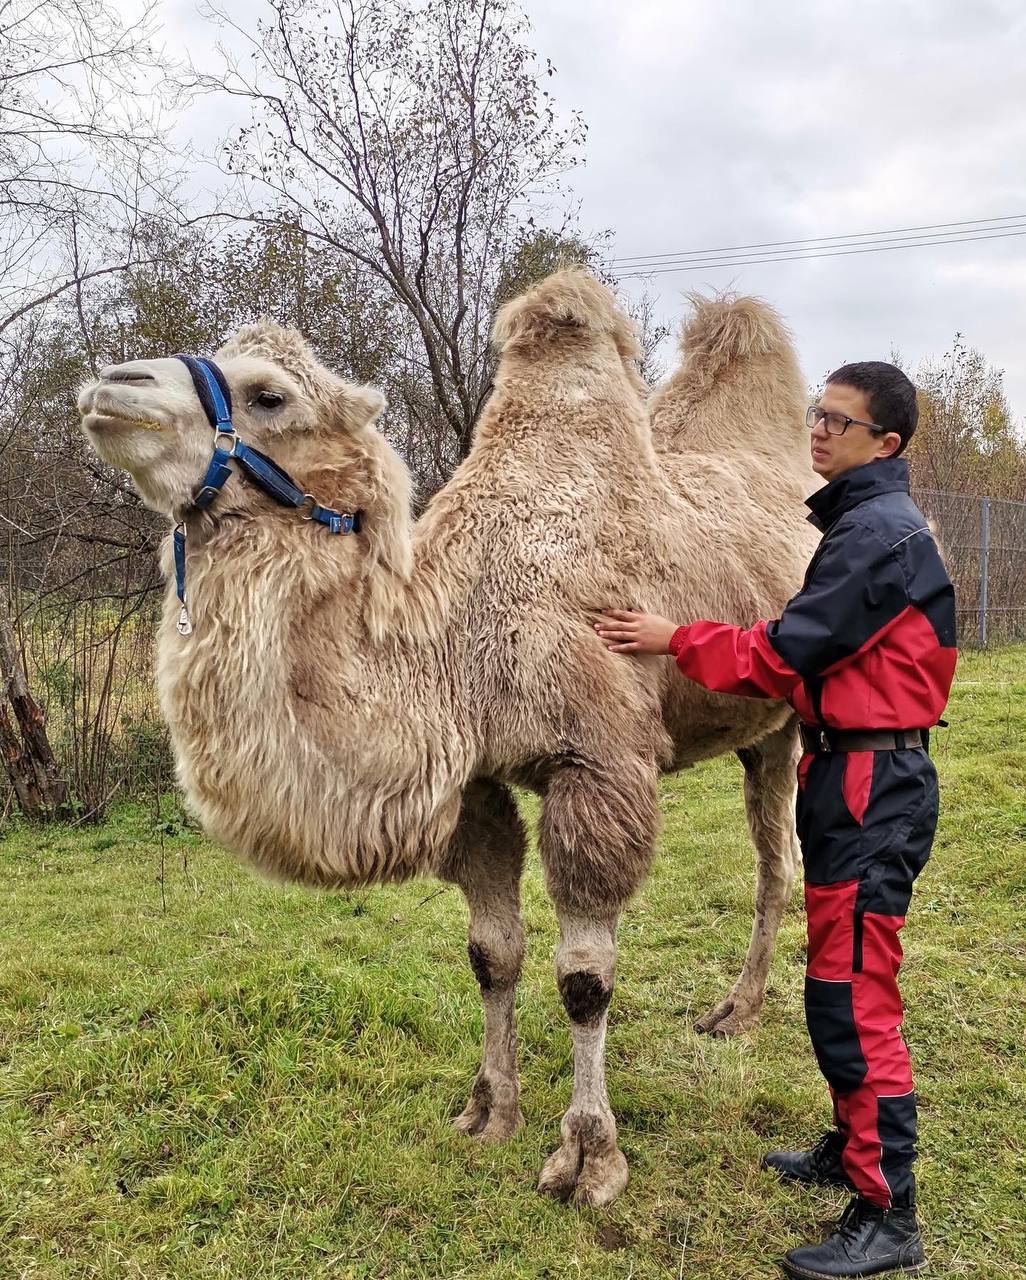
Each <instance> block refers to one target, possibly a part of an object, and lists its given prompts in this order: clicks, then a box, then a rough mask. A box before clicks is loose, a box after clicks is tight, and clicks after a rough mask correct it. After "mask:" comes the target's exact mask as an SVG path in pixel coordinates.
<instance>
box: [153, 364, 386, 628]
mask: <svg viewBox="0 0 1026 1280" xmlns="http://www.w3.org/2000/svg"><path fill="white" fill-rule="evenodd" d="M175 359H177V360H181V361H182V363H183V364H184V365H185V366H186V368H187V369H188V370H189V372H190V374H192V381H193V386H194V387H195V388H196V394H197V395H198V396H199V399H200V403H201V404H202V405H203V409H204V412H205V413H206V415H207V420H208V422H209V423H210V425H211V427H212V428H213V430H214V452H213V455H212V457H211V459H210V462H209V464H208V466H207V473H206V475H205V476H204V477H203V483H202V485H201V486H200V487H199V489H197V491H196V493H195V494H194V495H193V499H192V506H193V509H194V510H198V511H203V510H205V509H206V508H207V507H209V506H210V504H211V503H212V502H213V501H214V499H215V498H216V497H217V495H218V494H219V493H220V492H221V490H222V489H223V488H224V486H225V485H226V484H227V483H228V480H229V479H230V477H231V474H232V469H231V467H230V466H229V465H228V463H229V460H230V459H232V458H234V459H235V461H236V462H237V463H238V465H239V467H240V468H241V469H242V471H243V472H244V473H245V474H246V475H247V476H248V477H249V478H250V479H251V480H252V481H253V482H254V484H256V485H257V486H258V487H259V488H261V489H263V491H264V492H265V493H266V494H268V495H269V496H270V497H272V498H273V499H274V500H275V502H278V503H280V504H281V505H282V506H283V507H294V508H296V509H297V510H301V509H303V508H306V510H305V511H304V514H303V519H304V520H313V521H314V522H315V523H317V524H320V525H323V526H324V527H325V528H326V529H327V530H328V532H329V533H332V534H346V533H354V532H356V533H359V531H360V514H361V513H360V512H359V511H357V512H349V511H336V510H334V508H332V507H324V506H321V504H320V503H319V502H318V501H317V500H316V499H315V498H314V496H313V494H311V493H305V492H304V491H303V490H302V489H300V487H299V485H297V484H296V482H295V481H294V480H293V479H292V477H291V476H290V475H289V473H288V472H287V471H285V470H283V469H282V468H281V467H279V466H278V464H277V463H276V462H273V461H272V460H271V459H270V458H269V457H267V455H266V454H264V453H261V452H260V450H259V449H254V448H252V446H250V445H248V444H246V443H244V441H243V440H242V438H241V437H240V436H239V434H238V432H236V430H235V426H234V424H233V423H232V398H231V391H230V390H229V387H228V383H227V381H226V380H225V376H224V374H223V373H222V372H221V370H220V369H219V368H218V367H217V365H216V364H214V362H213V361H212V360H207V359H204V358H203V357H202V356H187V355H179V356H176V357H175ZM224 438H227V439H228V440H230V442H231V443H230V446H229V447H228V448H227V449H225V448H223V447H222V445H221V443H220V442H221V440H222V439H224ZM173 541H174V553H175V589H176V591H177V594H178V599H179V601H180V602H181V606H182V612H181V615H180V617H179V619H178V630H179V631H180V632H181V634H182V635H188V634H189V633H190V632H191V631H192V623H191V622H190V620H189V611H188V609H187V608H186V605H185V525H184V524H178V525H176V526H175V531H174V539H173Z"/></svg>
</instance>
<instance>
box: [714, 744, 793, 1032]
mask: <svg viewBox="0 0 1026 1280" xmlns="http://www.w3.org/2000/svg"><path fill="white" fill-rule="evenodd" d="M737 754H738V757H739V759H740V760H741V763H742V764H743V765H744V770H745V808H746V809H747V811H748V827H749V830H750V831H751V833H752V841H753V842H754V844H755V853H756V881H755V920H754V922H753V924H752V938H751V941H750V942H749V944H748V954H747V955H746V956H745V963H744V968H743V969H742V970H741V975H740V977H739V978H738V980H737V981H736V982H735V983H734V985H733V987H732V988H731V989H730V992H729V994H728V995H727V997H726V999H725V1000H722V1001H721V1002H720V1003H719V1004H718V1005H717V1006H716V1007H715V1008H714V1009H711V1010H710V1011H709V1013H707V1014H706V1015H705V1017H703V1018H700V1019H699V1021H698V1022H697V1023H696V1024H695V1025H696V1029H697V1030H698V1031H709V1032H712V1033H713V1034H714V1035H718V1036H731V1035H736V1034H737V1033H738V1032H739V1031H747V1030H749V1028H751V1027H753V1026H755V1024H756V1022H758V1020H759V1013H760V1011H761V1009H762V1001H763V997H764V996H765V994H766V977H767V975H768V973H769V967H770V960H771V959H772V957H773V948H774V945H775V943H776V939H777V930H778V929H779V928H780V920H781V917H782V916H783V914H784V908H785V907H786V906H787V903H788V899H789V898H790V897H791V887H792V885H793V884H794V877H795V873H796V871H797V870H798V867H799V864H800V862H801V853H800V851H799V848H798V836H797V834H796V832H795V825H794V801H795V789H796V785H797V784H796V778H795V770H796V766H797V762H798V755H799V747H798V735H797V729H796V727H795V722H794V721H789V722H788V723H787V724H786V725H785V726H784V728H783V729H778V730H777V731H776V732H774V733H771V734H769V735H768V736H767V737H765V738H763V739H762V741H761V742H758V743H756V744H755V746H752V747H745V748H744V749H743V750H740V751H738V753H737Z"/></svg>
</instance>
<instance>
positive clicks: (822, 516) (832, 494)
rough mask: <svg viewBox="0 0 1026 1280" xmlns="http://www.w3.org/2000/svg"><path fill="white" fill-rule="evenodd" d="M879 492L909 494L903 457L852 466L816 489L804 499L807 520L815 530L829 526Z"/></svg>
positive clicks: (879, 459) (906, 465)
mask: <svg viewBox="0 0 1026 1280" xmlns="http://www.w3.org/2000/svg"><path fill="white" fill-rule="evenodd" d="M882 493H908V462H907V461H906V460H905V459H904V458H877V459H875V460H874V461H873V462H867V463H865V464H864V465H863V466H861V467H852V469H851V470H850V471H845V472H843V473H842V474H841V475H839V476H838V477H837V479H836V480H831V481H830V483H829V484H827V485H824V486H823V488H822V489H817V490H816V492H815V493H814V494H813V495H812V497H811V498H806V499H805V505H806V506H807V507H808V508H809V510H810V511H811V512H812V514H811V515H810V516H809V517H808V519H809V523H810V524H814V525H815V526H816V528H817V529H828V528H829V527H830V525H832V524H833V523H834V521H835V520H837V519H839V518H840V517H841V516H843V515H844V513H845V512H846V511H851V510H852V508H854V507H857V506H859V505H860V504H861V503H863V502H868V501H869V499H870V498H876V497H879V495H880V494H882Z"/></svg>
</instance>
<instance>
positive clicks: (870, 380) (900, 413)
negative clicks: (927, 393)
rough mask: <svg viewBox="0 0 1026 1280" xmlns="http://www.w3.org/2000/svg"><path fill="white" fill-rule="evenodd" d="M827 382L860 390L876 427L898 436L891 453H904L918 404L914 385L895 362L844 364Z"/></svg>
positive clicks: (912, 428)
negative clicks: (865, 396)
mask: <svg viewBox="0 0 1026 1280" xmlns="http://www.w3.org/2000/svg"><path fill="white" fill-rule="evenodd" d="M830 383H834V384H836V385H838V386H842V387H854V388H855V390H856V391H864V392H865V393H866V395H867V396H868V398H869V416H870V417H871V418H872V419H873V421H874V422H875V423H876V424H877V426H879V427H886V429H887V430H888V431H896V432H897V433H898V435H899V436H901V444H900V445H899V446H898V448H897V449H896V450H895V453H894V454H893V456H894V457H897V456H898V454H899V453H904V452H905V447H906V446H907V444H908V442H909V441H910V440H911V439H912V435H913V433H914V432H915V429H916V424H917V423H918V421H919V405H918V404H917V403H916V389H915V387H914V386H913V385H912V383H911V382H910V381H909V379H908V378H907V377H906V376H905V374H903V373H902V372H901V370H900V369H899V368H898V367H897V366H896V365H893V364H887V363H886V362H885V361H883V360H863V361H861V362H860V363H858V364H845V365H842V366H841V368H840V369H835V370H834V372H833V373H832V374H831V375H830V377H829V378H827V385H828V386H829V385H830Z"/></svg>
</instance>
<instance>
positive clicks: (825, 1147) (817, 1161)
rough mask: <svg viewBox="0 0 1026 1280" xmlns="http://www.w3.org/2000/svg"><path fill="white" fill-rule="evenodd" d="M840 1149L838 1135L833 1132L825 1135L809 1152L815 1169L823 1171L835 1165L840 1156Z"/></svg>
mask: <svg viewBox="0 0 1026 1280" xmlns="http://www.w3.org/2000/svg"><path fill="white" fill-rule="evenodd" d="M838 1147H839V1144H838V1141H837V1134H836V1133H833V1132H829V1133H824V1134H823V1136H822V1138H820V1140H819V1141H818V1142H817V1143H816V1145H815V1146H814V1147H813V1148H812V1150H811V1151H810V1152H809V1155H810V1157H811V1158H812V1166H813V1168H814V1169H816V1170H817V1171H822V1170H823V1169H824V1168H829V1166H830V1165H832V1164H835V1163H836V1161H837V1156H838Z"/></svg>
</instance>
